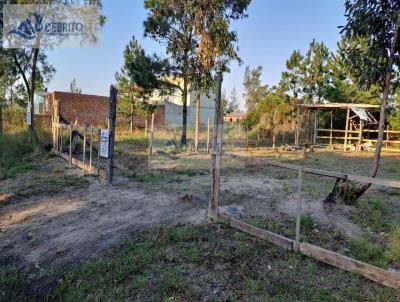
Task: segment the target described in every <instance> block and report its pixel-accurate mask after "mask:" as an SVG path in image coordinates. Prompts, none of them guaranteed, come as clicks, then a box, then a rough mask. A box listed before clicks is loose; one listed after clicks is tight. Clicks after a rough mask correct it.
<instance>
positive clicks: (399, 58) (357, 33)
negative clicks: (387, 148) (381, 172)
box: [326, 0, 400, 201]
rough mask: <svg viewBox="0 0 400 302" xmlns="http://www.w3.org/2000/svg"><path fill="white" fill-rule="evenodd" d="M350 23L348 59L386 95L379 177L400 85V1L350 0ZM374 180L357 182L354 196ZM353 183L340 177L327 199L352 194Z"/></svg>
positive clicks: (376, 159) (358, 73)
mask: <svg viewBox="0 0 400 302" xmlns="http://www.w3.org/2000/svg"><path fill="white" fill-rule="evenodd" d="M345 8H346V17H347V23H346V25H345V26H344V27H343V29H342V33H343V34H344V36H345V37H346V38H347V39H350V40H353V41H356V42H355V43H352V44H350V45H349V46H348V48H347V49H346V52H347V54H346V63H347V64H348V65H349V66H350V68H351V70H352V73H353V74H354V75H355V77H356V79H357V81H358V83H359V84H360V85H367V86H371V85H378V86H380V87H381V91H382V99H381V105H380V116H379V132H378V139H377V143H376V147H375V154H374V158H373V161H372V164H371V168H370V171H369V176H370V177H375V176H376V174H377V172H378V168H379V162H380V157H381V150H382V144H383V139H384V129H385V122H386V114H387V105H388V100H389V96H390V94H393V93H394V91H395V89H396V88H397V87H398V86H399V76H398V70H399V68H400V45H399V35H400V1H393V0H346V2H345ZM369 187H370V184H368V183H367V184H360V185H357V187H356V189H355V190H354V191H355V192H352V194H351V195H352V196H354V197H355V198H359V197H360V196H361V195H362V194H363V193H364V192H365V191H366V190H367V189H368V188H369ZM348 191H349V184H348V183H347V182H344V181H340V180H338V181H337V182H336V185H335V187H334V189H333V191H332V193H330V194H329V196H328V197H327V199H326V201H336V200H343V199H345V197H346V196H348V195H349V194H348Z"/></svg>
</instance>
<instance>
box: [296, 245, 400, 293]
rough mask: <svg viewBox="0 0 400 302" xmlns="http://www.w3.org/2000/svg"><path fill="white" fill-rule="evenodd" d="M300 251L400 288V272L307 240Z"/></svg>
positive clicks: (370, 278) (378, 281)
mask: <svg viewBox="0 0 400 302" xmlns="http://www.w3.org/2000/svg"><path fill="white" fill-rule="evenodd" d="M300 253H301V254H303V255H306V256H309V257H312V258H314V259H317V260H319V261H321V262H324V263H327V264H330V265H333V266H335V267H338V268H341V269H344V270H347V271H349V272H354V273H358V274H360V275H362V276H364V277H365V278H367V279H369V280H372V281H374V282H377V283H380V284H383V285H386V286H389V287H393V288H400V274H396V273H394V272H389V271H387V270H384V269H382V268H379V267H376V266H373V265H371V264H367V263H364V262H361V261H358V260H355V259H351V258H349V257H346V256H343V255H340V254H338V253H335V252H332V251H329V250H326V249H323V248H321V247H318V246H315V245H312V244H309V243H305V242H301V243H300Z"/></svg>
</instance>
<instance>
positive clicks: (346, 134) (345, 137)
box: [343, 108, 350, 151]
mask: <svg viewBox="0 0 400 302" xmlns="http://www.w3.org/2000/svg"><path fill="white" fill-rule="evenodd" d="M349 119H350V108H347V114H346V130H345V131H344V146H343V150H344V151H346V150H347V136H348V133H349Z"/></svg>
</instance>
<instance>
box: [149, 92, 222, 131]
mask: <svg viewBox="0 0 400 302" xmlns="http://www.w3.org/2000/svg"><path fill="white" fill-rule="evenodd" d="M150 99H151V102H152V103H158V104H159V105H164V106H165V126H173V125H175V126H177V127H182V114H183V112H182V109H183V104H182V92H181V91H180V90H179V89H177V90H175V92H174V93H172V94H169V95H158V94H157V93H156V94H154V95H153V96H152V97H151V98H150ZM214 116H215V101H214V94H213V93H210V95H209V96H207V95H206V94H202V95H201V96H200V125H201V126H205V125H207V120H208V119H210V123H211V124H213V123H214ZM195 121H196V92H195V91H190V92H189V93H188V97H187V125H188V127H191V126H193V127H194V125H195Z"/></svg>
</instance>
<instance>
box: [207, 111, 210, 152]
mask: <svg viewBox="0 0 400 302" xmlns="http://www.w3.org/2000/svg"><path fill="white" fill-rule="evenodd" d="M206 148H207V153H209V152H210V118H207V147H206Z"/></svg>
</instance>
